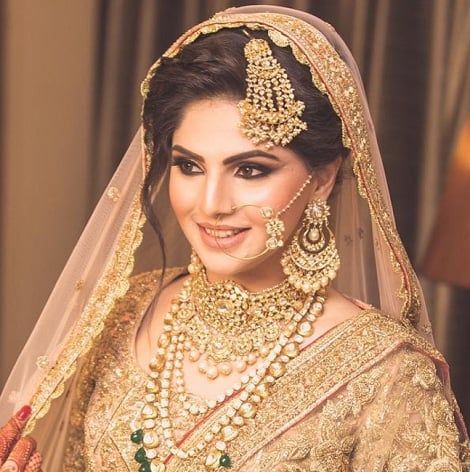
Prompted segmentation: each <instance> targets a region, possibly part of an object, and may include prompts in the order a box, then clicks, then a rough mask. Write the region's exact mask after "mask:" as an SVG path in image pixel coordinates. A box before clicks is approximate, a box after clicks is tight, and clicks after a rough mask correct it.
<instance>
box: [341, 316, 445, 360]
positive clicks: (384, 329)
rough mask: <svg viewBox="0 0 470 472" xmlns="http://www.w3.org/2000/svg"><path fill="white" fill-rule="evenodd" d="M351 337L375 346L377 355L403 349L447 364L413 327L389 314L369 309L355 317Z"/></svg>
mask: <svg viewBox="0 0 470 472" xmlns="http://www.w3.org/2000/svg"><path fill="white" fill-rule="evenodd" d="M349 335H351V336H353V337H356V339H357V341H358V342H360V343H361V344H366V345H369V346H370V348H371V349H372V347H373V346H375V350H376V352H377V354H379V353H380V352H382V351H384V352H385V353H387V352H388V353H391V352H394V351H397V350H399V349H400V348H401V347H408V348H409V349H411V350H414V351H417V352H420V353H422V354H423V355H425V356H427V357H430V358H433V359H435V360H436V361H441V362H445V361H444V358H443V356H442V354H441V353H440V352H439V351H438V350H437V349H436V348H435V347H434V346H433V345H432V344H431V343H429V342H428V341H427V340H426V339H424V338H423V337H422V336H421V335H420V334H419V333H418V332H417V331H416V330H415V329H414V328H413V327H412V326H410V325H407V324H404V323H401V322H399V321H398V320H396V319H394V318H392V317H391V316H389V315H388V314H386V313H384V312H382V311H380V310H378V309H376V308H369V309H366V310H364V311H362V312H361V313H359V314H358V315H357V316H355V317H354V318H353V319H352V320H351V323H350V326H349Z"/></svg>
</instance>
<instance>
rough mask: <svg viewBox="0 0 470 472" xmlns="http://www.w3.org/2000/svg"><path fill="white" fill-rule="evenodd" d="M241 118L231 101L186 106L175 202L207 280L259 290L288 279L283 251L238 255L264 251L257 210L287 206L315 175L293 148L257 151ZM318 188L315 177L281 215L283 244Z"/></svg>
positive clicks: (176, 159) (176, 148)
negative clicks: (240, 124)
mask: <svg viewBox="0 0 470 472" xmlns="http://www.w3.org/2000/svg"><path fill="white" fill-rule="evenodd" d="M239 121H240V115H239V112H238V108H237V105H236V102H232V101H229V100H225V99H212V100H202V101H198V102H195V103H192V104H190V105H189V106H188V107H187V108H186V110H185V112H184V114H183V117H182V121H181V123H180V125H179V127H178V128H177V129H176V130H175V132H174V136H173V147H172V167H171V171H170V187H169V188H170V201H171V205H172V207H173V209H174V212H175V214H176V217H177V219H178V221H179V224H180V225H181V228H182V230H183V232H184V234H185V236H186V238H187V239H188V241H189V243H190V244H191V246H192V247H193V248H194V250H195V251H196V253H197V254H198V255H199V257H200V259H201V261H202V263H203V265H204V266H205V267H206V270H207V276H208V278H209V280H210V281H212V282H215V281H219V280H225V279H232V280H235V281H237V282H238V283H241V284H243V285H244V286H245V287H247V288H249V289H251V290H257V289H262V288H265V287H268V286H271V285H273V284H275V283H278V282H280V281H281V280H282V279H283V277H284V276H283V273H282V269H281V266H280V263H279V260H280V257H281V253H282V250H283V248H279V249H276V250H274V251H272V250H271V251H268V252H267V253H266V254H263V255H262V256H260V257H257V258H255V259H252V260H240V259H237V258H243V257H250V256H254V255H256V254H259V253H261V252H262V251H263V249H264V248H265V244H266V240H267V238H268V236H267V233H266V230H265V220H264V219H263V217H262V214H261V211H260V209H259V208H260V207H266V206H269V207H271V208H272V209H273V210H274V212H278V211H279V210H281V209H282V208H284V207H285V206H286V205H287V204H288V203H289V201H290V200H291V199H292V198H293V197H294V195H295V194H296V193H297V192H298V191H299V189H300V188H301V186H302V184H304V182H305V181H306V180H307V178H308V176H309V171H308V169H307V167H306V165H305V162H304V161H303V160H302V159H301V158H300V157H299V156H298V155H297V154H295V153H294V152H293V151H291V150H289V149H286V148H283V147H279V146H277V147H273V148H271V149H270V150H267V149H266V148H265V147H264V146H263V145H259V146H255V145H254V144H253V143H252V142H251V140H250V139H248V138H247V137H245V136H244V134H243V133H242V132H241V130H240V128H239ZM317 187H318V185H317V183H316V179H315V176H314V177H313V179H312V182H311V184H309V185H308V186H307V187H306V188H305V190H304V191H303V192H302V193H301V194H300V196H299V197H298V198H297V199H296V200H295V202H294V203H293V204H292V206H291V207H290V208H289V209H288V210H287V211H286V212H285V213H284V214H283V215H282V217H281V219H282V220H283V222H284V224H285V227H286V231H285V233H284V238H283V239H284V243H285V246H286V245H287V239H288V238H289V237H290V236H291V235H292V233H293V232H294V230H295V229H296V228H297V227H298V225H299V222H300V220H301V218H302V214H303V211H304V209H305V207H306V205H307V204H308V202H309V201H310V200H311V199H312V195H314V194H315V189H316V188H317ZM317 190H318V189H317ZM317 197H318V195H317ZM243 205H248V206H243ZM230 255H231V256H235V257H230Z"/></svg>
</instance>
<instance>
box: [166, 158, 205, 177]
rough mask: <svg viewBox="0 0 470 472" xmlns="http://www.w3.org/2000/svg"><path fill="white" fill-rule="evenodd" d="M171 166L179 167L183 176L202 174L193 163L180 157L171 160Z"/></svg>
mask: <svg viewBox="0 0 470 472" xmlns="http://www.w3.org/2000/svg"><path fill="white" fill-rule="evenodd" d="M171 165H172V166H174V167H179V169H180V171H181V172H182V173H183V174H184V175H194V174H201V173H202V171H201V169H200V167H199V166H198V165H197V164H196V163H195V162H193V161H191V160H189V159H182V158H181V157H177V158H175V159H173V162H172V163H171Z"/></svg>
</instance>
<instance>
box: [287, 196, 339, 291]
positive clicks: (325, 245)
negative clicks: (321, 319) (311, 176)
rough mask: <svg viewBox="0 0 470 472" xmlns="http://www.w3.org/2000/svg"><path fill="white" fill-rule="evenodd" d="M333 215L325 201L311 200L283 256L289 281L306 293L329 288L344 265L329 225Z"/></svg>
mask: <svg viewBox="0 0 470 472" xmlns="http://www.w3.org/2000/svg"><path fill="white" fill-rule="evenodd" d="M329 215H330V207H329V206H328V204H327V203H326V202H325V201H323V200H315V201H314V202H312V203H310V204H309V205H308V206H307V208H306V209H305V214H304V219H303V221H302V225H301V227H300V228H299V230H298V231H297V233H296V234H295V236H294V238H293V239H292V242H291V244H290V245H289V247H288V248H287V250H286V251H285V253H284V254H283V256H282V258H281V265H282V269H283V271H284V273H285V274H286V275H287V277H288V280H289V282H290V283H291V284H293V285H294V286H295V287H296V288H299V289H302V290H303V291H304V292H306V293H309V292H312V291H314V292H315V291H317V290H319V289H320V288H321V287H326V286H327V285H328V284H329V282H330V280H333V279H334V278H335V277H336V272H337V271H338V269H339V266H340V260H339V254H338V250H337V248H336V244H335V238H334V235H333V232H332V231H331V229H330V227H329V226H328V216H329Z"/></svg>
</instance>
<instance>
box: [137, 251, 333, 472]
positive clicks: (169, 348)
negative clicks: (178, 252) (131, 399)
mask: <svg viewBox="0 0 470 472" xmlns="http://www.w3.org/2000/svg"><path fill="white" fill-rule="evenodd" d="M188 270H189V273H190V276H189V277H188V279H187V280H186V282H185V283H184V285H183V288H182V289H181V290H180V292H179V294H178V298H177V299H176V300H175V301H174V302H173V303H172V305H171V309H170V311H169V312H168V313H167V314H166V315H165V317H164V327H163V332H162V334H161V335H160V336H159V338H158V342H157V346H158V347H157V352H156V355H155V356H154V357H153V358H152V359H151V361H150V364H149V367H150V375H149V377H150V378H149V380H148V381H147V384H146V387H145V390H146V391H145V402H144V403H145V406H144V407H143V409H142V411H141V425H142V427H141V428H140V429H138V430H136V431H134V432H133V433H132V434H131V440H132V441H133V442H134V443H136V444H138V445H139V446H140V447H139V449H138V450H137V452H136V454H135V460H136V461H137V462H138V464H139V468H138V471H139V472H164V471H165V470H166V465H165V464H166V460H167V456H168V457H169V455H174V456H177V457H178V458H179V459H181V460H193V461H195V460H197V461H198V462H200V463H201V465H203V466H205V468H206V470H208V471H211V470H212V471H215V470H217V469H219V468H226V467H230V466H231V465H232V459H231V457H230V454H229V449H230V448H229V445H230V442H231V441H233V440H234V439H235V438H236V437H237V436H238V435H239V433H240V430H241V428H243V426H244V424H245V422H246V420H247V419H250V418H254V417H255V416H256V414H257V411H258V409H259V407H260V404H261V403H262V401H263V399H264V398H266V397H267V396H269V393H270V389H271V386H272V385H273V383H275V382H276V380H277V379H278V378H280V377H282V376H283V375H284V374H285V373H286V371H287V367H288V365H289V363H290V362H291V360H292V359H295V358H296V357H297V356H298V355H299V352H300V345H301V344H302V342H303V341H304V339H305V338H306V337H308V336H310V335H311V334H312V333H313V323H314V321H315V319H316V318H317V317H318V316H319V315H321V313H322V311H323V304H324V302H325V300H326V289H324V288H322V289H320V290H318V291H317V292H310V293H308V294H305V293H304V292H302V293H300V292H299V291H298V289H295V288H293V287H292V286H291V285H290V284H289V283H288V282H282V283H281V284H279V285H277V286H276V287H273V288H271V289H268V290H265V291H262V292H258V293H254V294H250V293H249V292H247V291H245V290H244V289H243V288H241V287H240V286H239V285H237V284H235V283H231V282H226V283H221V284H209V283H208V282H207V278H206V275H205V271H204V269H203V268H202V266H201V264H200V262H199V261H198V259H197V257H196V256H193V257H192V260H191V264H190V265H189V266H188ZM224 316H227V318H226V319H227V320H228V321H227V323H224V319H225V318H224ZM245 332H249V333H250V335H249V336H245V335H244V333H245ZM271 333H277V334H276V336H274V334H271ZM199 336H201V339H202V340H200V339H199ZM237 336H240V339H241V338H243V339H245V340H244V341H243V342H238V341H237V339H236V338H237ZM256 336H257V337H256ZM247 339H249V340H251V344H250V342H247V341H246V340H247ZM219 340H221V343H220V344H219V342H218V341H219ZM196 352H197V354H196ZM198 356H199V357H204V358H205V360H206V361H207V363H208V365H209V367H214V366H215V367H216V369H217V375H218V373H219V372H220V373H222V374H223V372H221V370H223V369H221V365H222V364H224V363H229V364H230V362H235V363H237V362H240V363H244V364H243V366H244V367H245V365H246V364H249V363H254V362H256V360H259V357H260V356H261V357H262V359H261V360H260V362H259V364H258V366H257V367H256V368H255V367H253V368H252V369H250V370H249V371H248V372H247V373H246V374H244V375H242V376H241V377H240V381H239V382H237V383H236V384H235V385H234V386H233V388H230V389H228V390H227V391H226V392H225V394H223V395H220V396H219V397H217V399H216V400H208V401H207V404H206V405H205V406H204V407H201V408H193V407H191V406H189V409H188V411H189V412H190V413H191V414H193V415H200V414H209V413H212V412H214V411H215V409H216V408H223V412H222V411H221V413H223V414H221V415H217V416H216V415H214V420H213V424H212V425H211V428H210V431H209V432H207V433H206V434H205V436H204V438H203V439H202V440H201V441H199V442H198V443H197V445H195V446H194V447H191V448H184V447H182V446H180V445H178V444H177V440H176V437H175V430H174V427H173V422H172V419H171V415H170V399H171V400H172V399H175V400H177V401H179V402H181V403H182V404H183V405H184V404H189V402H188V401H187V400H188V394H187V392H186V389H185V381H184V374H183V363H184V360H185V359H186V358H187V359H190V360H191V358H192V360H193V361H196V358H198ZM250 356H251V357H250ZM253 358H254V362H251V360H250V361H249V359H253ZM210 363H212V364H210ZM245 368H246V367H245ZM199 369H200V370H204V369H201V365H200V366H199ZM242 370H244V369H242ZM208 372H209V368H208V369H207V370H206V372H205V374H206V375H207V374H208ZM209 377H210V376H209ZM175 393H176V396H175V395H174V394H175ZM222 404H223V405H222Z"/></svg>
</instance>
